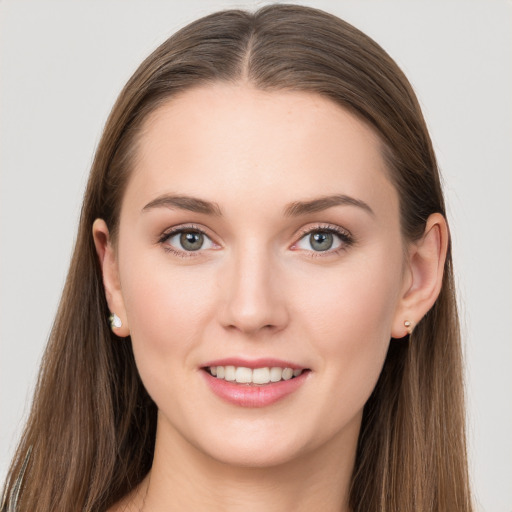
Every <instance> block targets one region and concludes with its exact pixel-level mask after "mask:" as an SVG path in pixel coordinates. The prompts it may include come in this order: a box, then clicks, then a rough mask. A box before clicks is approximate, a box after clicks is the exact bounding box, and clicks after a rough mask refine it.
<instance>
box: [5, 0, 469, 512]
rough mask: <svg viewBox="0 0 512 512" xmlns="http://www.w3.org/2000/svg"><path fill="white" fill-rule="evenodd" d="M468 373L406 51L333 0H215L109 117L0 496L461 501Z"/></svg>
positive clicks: (450, 504)
mask: <svg viewBox="0 0 512 512" xmlns="http://www.w3.org/2000/svg"><path fill="white" fill-rule="evenodd" d="M461 372H462V371H461V356H460V342H459V333H458V321H457V312H456V306H455V297H454V289H453V276H452V270H451V257H450V244H449V235H448V227H447V224H446V220H445V208H444V203H443V197H442V192H441V188H440V184H439V175H438V171H437V167H436V162H435V156H434V154H433V150H432V145H431V142H430V139H429V136H428V133H427V130H426V127H425V123H424V121H423V118H422V115H421V111H420V109H419V106H418V103H417V100H416V98H415V96H414V93H413V91H412V89H411V87H410V85H409V84H408V82H407V80H406V79H405V77H404V76H403V74H402V73H401V71H400V70H399V69H398V68H397V66H396V64H395V63H394V62H393V61H392V60H391V59H390V57H389V56H388V55H387V54H386V53H385V52H384V51H383V50H382V49H381V48H380V47H379V46H378V45H376V44H375V43H374V42H373V41H371V40H370V39H369V38H368V37H366V36H365V35H363V34H362V33H361V32H359V31H358V30H356V29H354V28H353V27H351V26H350V25H348V24H346V23H344V22H342V21H341V20H339V19H337V18H335V17H333V16H331V15H328V14H326V13H323V12H321V11H317V10H313V9H310V8H305V7H298V6H285V5H281V6H269V7H265V8H263V9H261V10H259V11H258V12H256V13H254V14H249V13H245V12H241V11H227V12H223V13H217V14H214V15H211V16H208V17H206V18H203V19H201V20H199V21H197V22H195V23H192V24H191V25H189V26H188V27H185V28H184V29H182V30H181V31H179V32H178V33H177V34H176V35H174V36H173V37H171V38H170V39H169V40H168V41H167V42H165V43H164V44H163V45H162V46H160V47H159V48H158V49H157V50H156V51H155V52H154V53H153V54H152V55H151V56H150V57H148V59H146V61H145V62H144V63H143V64H142V65H141V67H140V68H139V69H138V70H137V71H136V73H135V74H134V76H133V77H132V78H131V79H130V80H129V82H128V84H127V85H126V87H125V88H124V90H123V91H122V93H121V95H120V97H119V99H118V101H117V103H116V105H115V107H114V109H113V111H112V114H111V116H110V118H109V120H108V122H107V125H106V127H105V132H104V134H103V137H102V140H101V142H100V144H99V147H98V151H97V154H96V157H95V161H94V163H93V168H92V170H91V175H90V179H89V184H88V187H87V191H86V195H85V199H84V206H83V210H82V216H81V222H80V227H79V234H78V239H77V245H76V249H75V253H74V257H73V261H72V264H71V268H70V272H69V275H68V280H67V284H66V288H65V290H64V293H63V298H62V301H61V307H60V309H59V312H58V315H57V319H56V322H55V326H54V329H53V332H52V335H51V339H50V343H49V346H48V349H47V353H46V355H45V358H44V362H43V366H42V370H41V376H40V380H39V384H38V388H37V391H36V398H35V401H34V405H33V409H32V413H31V416H30V418H29V421H28V424H27V427H26V430H25V432H24V435H23V438H22V441H21V443H20V446H19V448H18V452H17V454H16V457H15V459H14V461H13V464H12V467H11V470H10V473H9V478H8V482H7V485H6V490H5V496H6V503H5V506H4V507H5V509H6V510H15V509H16V507H17V509H19V510H75V509H78V510H112V511H118V510H133V511H140V510H144V511H146V512H147V511H151V510H203V509H206V508H208V509H210V508H214V509H217V510H240V509H242V507H243V509H244V510H260V509H263V508H265V509H269V510H284V509H293V510H306V509H308V510H311V509H313V510H316V509H322V510H337V511H340V510H342V511H346V510H353V511H356V510H361V511H368V510H387V511H397V510H400V511H407V510H415V511H416V510H436V511H442V510H446V511H448V510H450V511H453V510H461V511H468V510H471V504H470V496H469V489H468V483H467V464H466V456H465V440H464V439H465V438H464V411H463V400H462V399H463V396H462V384H461ZM9 507H10V508H9Z"/></svg>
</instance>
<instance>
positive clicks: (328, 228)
mask: <svg viewBox="0 0 512 512" xmlns="http://www.w3.org/2000/svg"><path fill="white" fill-rule="evenodd" d="M185 231H192V232H197V233H200V234H202V235H203V236H205V237H206V238H208V239H209V240H211V237H210V236H209V235H208V234H207V233H206V232H205V230H204V229H202V228H201V227H199V226H197V225H195V224H188V225H182V226H176V227H175V228H172V229H170V230H168V231H165V232H164V233H162V235H161V236H160V238H159V239H158V243H159V244H160V245H162V247H163V249H164V250H165V251H166V252H169V253H172V254H174V255H175V256H178V257H180V258H193V257H195V256H197V254H195V253H196V252H197V253H200V252H202V250H201V249H199V250H197V251H185V250H183V251H182V250H179V249H175V248H174V247H173V246H172V245H170V244H168V243H166V242H167V241H168V240H169V239H170V238H172V237H173V236H175V235H177V234H179V233H183V232H185ZM313 233H331V234H333V235H335V236H337V237H338V238H339V240H340V241H341V246H340V247H338V248H336V249H327V250H325V251H313V250H304V251H305V252H306V253H307V254H308V256H310V257H312V258H317V257H326V256H331V255H333V254H339V253H340V252H342V251H345V250H347V249H348V248H349V247H350V246H352V245H353V244H354V238H353V237H352V235H351V234H350V232H349V231H347V230H345V229H342V228H340V227H339V226H336V225H333V224H319V225H317V226H314V227H310V228H305V229H303V230H302V231H301V232H300V233H299V234H298V237H297V241H296V242H295V243H294V244H293V245H292V249H293V247H294V246H296V245H297V244H298V243H299V242H300V241H301V240H302V239H304V238H305V237H306V236H311V235H312V234H313ZM212 243H214V242H212ZM215 245H216V244H215ZM203 250H204V249H203ZM296 250H300V249H296Z"/></svg>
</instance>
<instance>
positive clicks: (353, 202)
mask: <svg viewBox="0 0 512 512" xmlns="http://www.w3.org/2000/svg"><path fill="white" fill-rule="evenodd" d="M333 206H356V207H357V208H362V209H363V210H365V211H366V212H368V213H369V214H370V215H373V216H375V212H374V211H373V210H372V209H371V208H370V206H369V205H368V204H367V203H365V202H364V201H362V200H361V199H356V198H354V197H350V196H346V195H344V194H335V195H332V196H325V197H320V198H318V199H312V200H311V201H295V202H293V203H291V204H289V205H288V206H286V208H285V211H284V213H285V215H286V216H291V217H297V216H300V215H306V214H308V213H315V212H320V211H322V210H327V209H328V208H332V207H333Z"/></svg>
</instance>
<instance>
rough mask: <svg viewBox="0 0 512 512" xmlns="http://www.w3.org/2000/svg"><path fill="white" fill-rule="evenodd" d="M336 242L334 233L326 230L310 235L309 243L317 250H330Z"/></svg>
mask: <svg viewBox="0 0 512 512" xmlns="http://www.w3.org/2000/svg"><path fill="white" fill-rule="evenodd" d="M333 242H334V237H333V236H332V233H326V232H325V231H317V232H316V233H311V235H309V243H310V244H311V247H312V248H313V249H314V250H315V251H328V250H329V249H330V248H331V247H332V245H333Z"/></svg>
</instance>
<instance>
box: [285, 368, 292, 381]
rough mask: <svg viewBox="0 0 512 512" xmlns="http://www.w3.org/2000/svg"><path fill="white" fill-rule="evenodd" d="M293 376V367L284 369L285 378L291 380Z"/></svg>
mask: <svg viewBox="0 0 512 512" xmlns="http://www.w3.org/2000/svg"><path fill="white" fill-rule="evenodd" d="M292 377H293V370H292V369H291V368H285V369H284V370H283V380H290V379H291V378H292Z"/></svg>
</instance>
